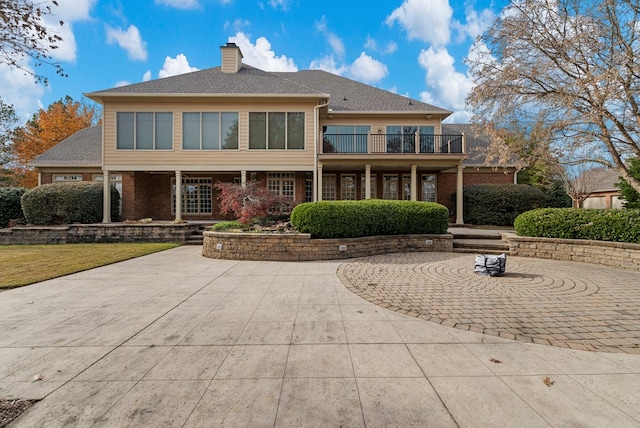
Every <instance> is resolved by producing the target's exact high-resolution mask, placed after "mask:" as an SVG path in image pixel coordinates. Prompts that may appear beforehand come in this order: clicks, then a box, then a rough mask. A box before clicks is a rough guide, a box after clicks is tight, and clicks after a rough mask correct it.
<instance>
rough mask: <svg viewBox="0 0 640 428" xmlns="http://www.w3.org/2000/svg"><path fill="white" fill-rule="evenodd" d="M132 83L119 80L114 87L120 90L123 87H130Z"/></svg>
mask: <svg viewBox="0 0 640 428" xmlns="http://www.w3.org/2000/svg"><path fill="white" fill-rule="evenodd" d="M130 84H131V82H129V81H128V80H118V81H117V82H116V83H115V84H114V85H113V86H114V88H120V87H122V86H127V85H130Z"/></svg>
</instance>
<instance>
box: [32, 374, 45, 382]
mask: <svg viewBox="0 0 640 428" xmlns="http://www.w3.org/2000/svg"><path fill="white" fill-rule="evenodd" d="M42 379H44V375H43V374H37V375H35V376H34V377H33V381H34V382H37V381H39V380H42Z"/></svg>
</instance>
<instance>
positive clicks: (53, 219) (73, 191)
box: [21, 181, 120, 225]
mask: <svg viewBox="0 0 640 428" xmlns="http://www.w3.org/2000/svg"><path fill="white" fill-rule="evenodd" d="M102 192H103V184H102V183H93V182H88V181H85V182H80V183H53V184H45V185H43V186H39V187H36V188H34V189H31V190H29V191H27V192H26V193H25V194H24V195H23V196H22V201H21V202H22V210H23V211H24V216H25V218H26V220H27V222H28V223H29V224H33V225H55V224H70V223H99V222H101V221H102ZM119 203H120V194H119V193H118V191H117V190H116V188H115V187H113V186H112V187H111V218H112V219H117V218H118V207H119Z"/></svg>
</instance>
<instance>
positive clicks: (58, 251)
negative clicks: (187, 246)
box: [0, 243, 178, 290]
mask: <svg viewBox="0 0 640 428" xmlns="http://www.w3.org/2000/svg"><path fill="white" fill-rule="evenodd" d="M177 246H178V244H122V243H118V244H61V245H0V290H1V289H7V288H14V287H20V286H23V285H28V284H33V283H34V282H39V281H44V280H46V279H51V278H57V277H59V276H63V275H69V274H70V273H75V272H80V271H83V270H87V269H91V268H94V267H98V266H104V265H108V264H111V263H115V262H119V261H122V260H127V259H132V258H134V257H140V256H144V255H146V254H151V253H155V252H158V251H163V250H168V249H169V248H175V247H177Z"/></svg>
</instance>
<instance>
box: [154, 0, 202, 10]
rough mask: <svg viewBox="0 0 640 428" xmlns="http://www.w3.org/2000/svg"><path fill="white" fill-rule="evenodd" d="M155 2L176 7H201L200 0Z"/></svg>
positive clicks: (161, 0)
mask: <svg viewBox="0 0 640 428" xmlns="http://www.w3.org/2000/svg"><path fill="white" fill-rule="evenodd" d="M155 3H156V4H162V5H164V6H169V7H175V8H176V9H199V8H200V7H201V5H200V3H199V2H198V0H155Z"/></svg>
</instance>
